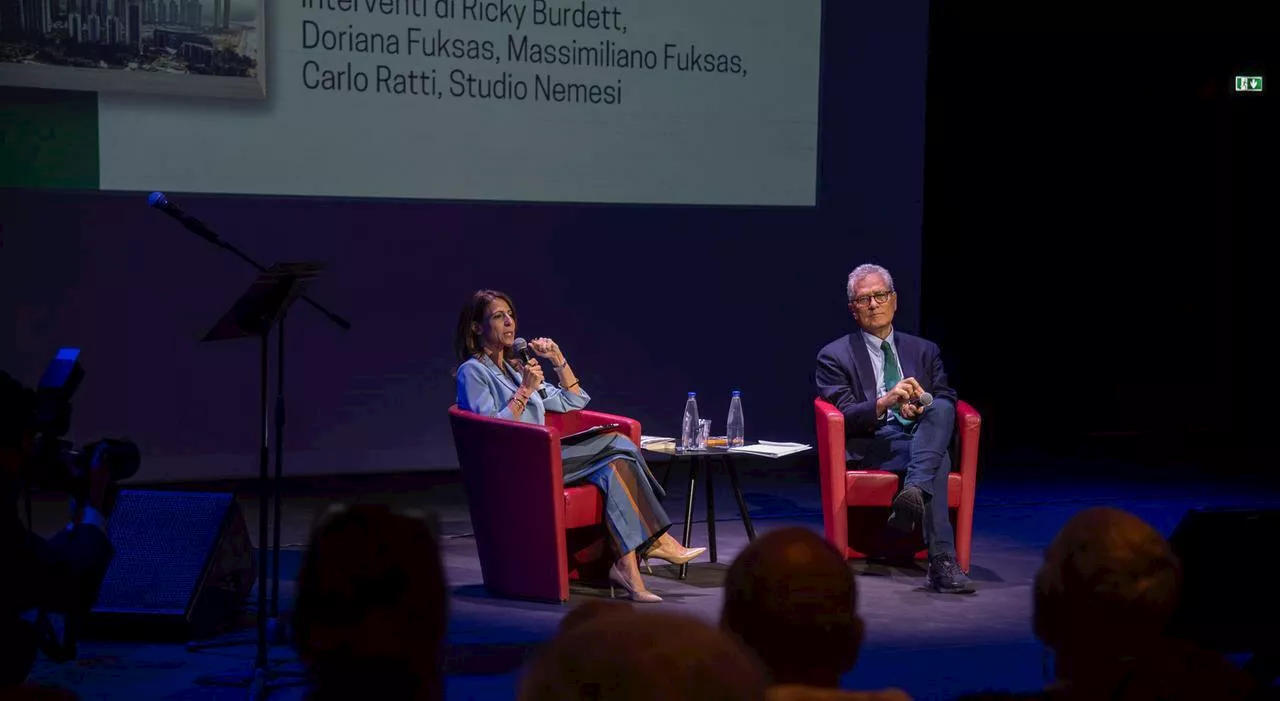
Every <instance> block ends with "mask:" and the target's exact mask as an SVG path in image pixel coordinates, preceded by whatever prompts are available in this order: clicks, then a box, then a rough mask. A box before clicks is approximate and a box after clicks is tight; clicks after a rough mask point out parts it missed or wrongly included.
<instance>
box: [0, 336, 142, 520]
mask: <svg viewBox="0 0 1280 701" xmlns="http://www.w3.org/2000/svg"><path fill="white" fill-rule="evenodd" d="M83 379H84V368H82V367H81V366H80V349H79V348H63V349H61V350H59V351H58V352H57V354H56V355H54V357H53V360H52V361H50V363H49V366H48V367H47V368H45V371H44V375H42V376H41V378H40V384H39V385H38V386H37V387H36V389H35V391H34V392H33V391H31V390H29V389H26V388H21V390H20V391H19V392H12V391H9V392H5V393H4V396H3V398H0V401H3V402H5V403H6V404H7V406H4V407H0V409H3V411H0V415H2V416H8V417H13V418H14V419H16V422H17V425H16V426H12V427H6V428H8V429H12V433H19V434H20V435H21V436H23V437H31V438H32V443H31V444H30V446H29V447H28V448H29V449H28V450H26V460H25V461H24V462H23V464H22V467H21V475H22V478H23V479H24V480H25V481H27V482H28V483H29V484H31V485H32V486H35V487H38V488H40V489H43V490H47V491H58V492H66V493H68V494H71V495H72V496H73V497H75V498H77V499H81V498H83V497H84V496H85V495H86V494H87V492H88V487H89V480H88V478H89V473H90V471H91V469H92V468H93V467H94V466H96V465H103V466H105V467H106V469H107V471H108V472H109V473H110V475H111V481H112V482H113V483H114V482H119V481H120V480H123V479H128V478H129V477H132V476H133V475H134V474H136V473H137V472H138V467H139V465H140V464H141V454H140V452H139V451H138V446H137V445H136V444H134V443H133V442H132V441H128V440H123V439H114V438H103V439H101V440H98V441H95V442H93V443H90V444H88V445H86V446H84V447H83V448H80V449H79V450H77V449H75V447H74V446H73V444H72V443H70V442H69V441H65V440H63V436H65V435H66V434H67V431H69V430H70V429H71V399H72V397H74V396H75V393H76V390H77V389H79V388H80V382H81V381H82V380H83Z"/></svg>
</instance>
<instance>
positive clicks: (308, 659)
mask: <svg viewBox="0 0 1280 701" xmlns="http://www.w3.org/2000/svg"><path fill="white" fill-rule="evenodd" d="M447 622H448V598H447V592H446V584H445V577H444V567H443V563H442V562H441V559H440V550H439V545H438V543H437V541H436V538H435V534H434V533H433V529H432V527H431V525H430V524H428V522H427V520H426V518H425V516H423V515H420V514H413V513H396V512H393V511H392V510H391V509H389V508H388V507H386V506H379V505H360V506H349V507H336V508H334V509H332V510H330V513H329V514H328V515H327V517H326V518H325V519H324V521H323V522H322V523H321V524H320V526H319V528H318V529H317V530H316V531H315V533H314V534H313V536H312V539H311V545H310V548H309V549H308V551H307V554H306V556H305V557H304V559H303V563H302V570H301V572H300V574H299V576H298V603H297V608H296V610H295V612H294V617H293V632H294V640H295V643H296V645H297V647H298V651H299V656H300V657H301V659H302V660H303V662H304V663H305V664H306V665H307V667H308V668H309V669H310V671H311V672H312V675H313V676H314V678H315V681H316V689H315V694H314V697H315V698H359V697H361V696H365V695H368V694H369V693H370V690H372V689H377V695H378V697H379V698H390V699H436V698H440V697H441V696H442V689H441V684H442V677H443V674H442V672H441V671H440V648H441V645H442V643H443V640H444V634H445V628H446V624H447Z"/></svg>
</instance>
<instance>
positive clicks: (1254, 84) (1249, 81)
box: [1236, 75, 1262, 92]
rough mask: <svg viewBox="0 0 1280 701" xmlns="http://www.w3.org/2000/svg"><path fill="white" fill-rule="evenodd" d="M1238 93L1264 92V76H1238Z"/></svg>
mask: <svg viewBox="0 0 1280 701" xmlns="http://www.w3.org/2000/svg"><path fill="white" fill-rule="evenodd" d="M1236 92H1262V76H1260V75H1238V76H1236Z"/></svg>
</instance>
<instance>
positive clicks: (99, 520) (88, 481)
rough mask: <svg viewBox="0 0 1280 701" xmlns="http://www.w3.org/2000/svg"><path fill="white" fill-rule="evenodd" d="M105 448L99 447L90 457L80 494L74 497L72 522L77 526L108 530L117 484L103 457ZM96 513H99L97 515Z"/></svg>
mask: <svg viewBox="0 0 1280 701" xmlns="http://www.w3.org/2000/svg"><path fill="white" fill-rule="evenodd" d="M102 450H103V448H101V447H99V448H98V450H97V451H96V452H95V454H92V455H90V456H89V466H88V473H87V474H86V475H85V477H84V479H85V484H84V485H83V491H82V493H80V494H76V495H72V503H71V521H72V522H73V523H76V524H80V523H89V524H91V525H95V526H99V527H100V528H103V529H105V528H106V518H107V516H108V515H110V514H111V506H112V502H113V501H114V500H115V483H114V481H113V480H112V479H111V471H110V470H109V469H107V464H106V461H105V460H103V459H102V457H101V451H102ZM94 512H97V513H96V514H95V513H94Z"/></svg>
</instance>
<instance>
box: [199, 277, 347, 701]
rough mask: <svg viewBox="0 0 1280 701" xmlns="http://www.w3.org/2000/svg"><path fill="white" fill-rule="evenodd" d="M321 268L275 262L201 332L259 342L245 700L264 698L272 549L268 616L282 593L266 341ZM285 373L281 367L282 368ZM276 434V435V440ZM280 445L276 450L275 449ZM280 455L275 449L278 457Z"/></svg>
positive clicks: (211, 336) (207, 338)
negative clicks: (251, 638)
mask: <svg viewBox="0 0 1280 701" xmlns="http://www.w3.org/2000/svg"><path fill="white" fill-rule="evenodd" d="M323 270H324V265H323V264H321V263H276V264H275V265H272V266H271V267H270V268H267V269H266V271H264V272H263V273H262V274H261V275H259V276H258V278H257V279H256V280H254V281H253V283H252V284H251V285H250V286H249V289H248V290H246V291H245V293H244V294H242V295H240V299H238V300H236V302H235V304H233V305H232V306H231V309H230V310H228V311H227V313H226V314H224V315H223V316H222V318H221V319H219V320H218V322H217V323H216V324H215V325H214V326H213V328H212V329H210V330H209V332H208V333H206V334H205V336H204V338H202V339H201V340H202V341H230V340H236V339H241V338H255V337H256V338H258V339H260V341H261V345H262V351H261V363H260V368H259V371H260V374H261V378H260V381H261V388H260V397H259V401H260V403H261V410H262V418H261V420H262V423H261V430H262V441H261V444H260V445H259V448H258V449H259V453H258V499H259V505H258V635H257V644H258V650H257V657H256V659H255V662H254V670H253V677H252V680H250V682H249V683H250V685H251V687H250V692H249V697H250V698H253V699H256V698H263V697H265V696H266V690H267V689H266V686H267V676H268V674H269V671H268V669H267V662H268V660H267V617H268V608H267V551H268V549H270V550H271V551H272V553H271V555H272V560H273V565H274V566H273V576H272V580H273V587H272V596H273V599H277V600H276V601H273V603H272V610H271V616H275V615H277V614H278V597H279V592H280V492H281V486H282V485H281V481H282V470H281V466H280V463H279V461H277V463H276V474H275V480H274V483H273V482H272V480H271V476H270V474H269V470H268V468H269V465H270V457H271V455H270V453H271V451H270V424H271V422H270V414H269V411H268V400H267V394H268V389H267V385H268V373H269V365H270V362H269V358H270V354H269V352H268V346H269V343H268V341H269V340H270V336H271V328H272V327H273V326H279V327H280V331H281V335H282V336H283V326H284V317H285V313H286V312H287V311H288V310H289V306H290V305H291V304H293V302H294V301H296V300H297V299H298V298H299V297H301V296H302V293H303V291H304V290H305V289H306V287H307V285H308V284H310V282H311V281H312V280H315V279H316V277H318V276H319V274H320V272H321V271H323ZM280 371H281V372H283V369H282V368H281V369H280ZM280 411H281V407H277V417H276V421H277V424H279V423H281V422H282V420H283V416H282V415H281V414H280ZM278 440H279V436H277V441H278ZM277 447H279V446H277ZM279 452H281V451H280V450H277V453H279ZM270 495H274V501H275V516H276V519H275V538H274V540H273V541H272V545H271V547H270V548H268V545H267V541H268V538H267V516H268V512H269V511H271V508H270V507H271V504H270V501H269V499H268V497H269V496H270Z"/></svg>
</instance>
